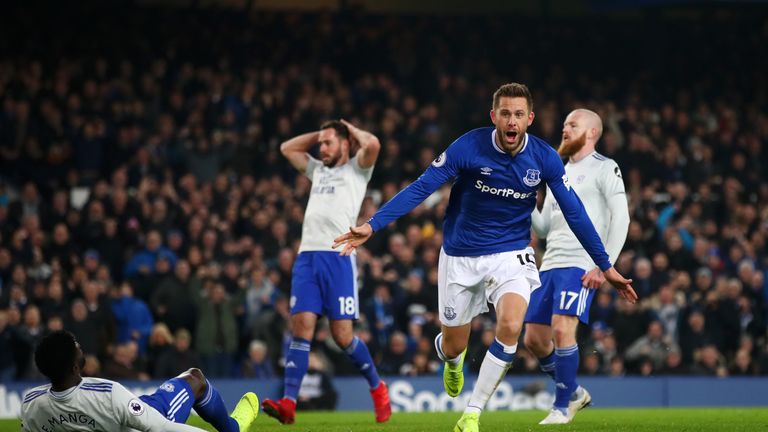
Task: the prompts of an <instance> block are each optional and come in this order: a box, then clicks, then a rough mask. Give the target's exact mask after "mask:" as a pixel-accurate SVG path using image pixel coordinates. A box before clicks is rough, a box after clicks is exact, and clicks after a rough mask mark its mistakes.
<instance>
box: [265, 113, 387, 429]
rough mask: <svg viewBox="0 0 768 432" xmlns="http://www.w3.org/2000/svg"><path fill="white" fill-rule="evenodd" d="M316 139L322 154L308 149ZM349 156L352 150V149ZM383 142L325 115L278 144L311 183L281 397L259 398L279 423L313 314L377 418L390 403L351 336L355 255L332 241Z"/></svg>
mask: <svg viewBox="0 0 768 432" xmlns="http://www.w3.org/2000/svg"><path fill="white" fill-rule="evenodd" d="M315 145H319V149H318V150H319V156H320V159H319V160H318V159H315V158H314V157H312V156H311V155H310V154H309V153H308V152H309V149H310V148H311V147H313V146H315ZM356 147H359V148H358V149H357V151H356V152H355V155H354V156H353V157H350V156H349V154H350V149H352V148H356ZM380 148H381V146H380V144H379V140H378V139H377V138H376V137H375V136H374V135H373V134H371V133H370V132H366V131H364V130H361V129H359V128H357V127H355V126H353V125H352V124H350V123H348V122H346V121H344V120H341V121H330V122H326V123H324V124H323V125H321V127H320V130H319V131H316V132H310V133H306V134H303V135H299V136H297V137H295V138H292V139H290V140H288V141H286V142H284V143H283V144H282V145H281V146H280V150H281V151H282V153H283V155H284V156H285V157H286V158H288V160H289V161H290V163H291V165H293V166H294V167H295V168H296V169H297V170H299V171H300V172H302V173H304V174H305V175H306V176H307V177H308V178H309V179H310V180H311V181H312V189H311V191H310V194H309V202H308V203H307V209H306V212H305V214H304V226H303V228H302V232H301V246H300V247H299V255H298V257H296V262H295V263H294V266H293V280H292V283H291V323H290V328H291V335H292V340H291V344H290V347H289V350H288V354H287V356H286V359H285V377H284V384H285V387H284V393H283V397H282V398H281V399H279V400H277V401H273V400H269V399H267V400H265V401H264V403H263V404H262V407H263V408H264V412H266V413H267V414H268V415H269V416H270V417H274V418H276V419H277V420H278V421H280V422H281V423H284V424H290V423H293V422H294V421H295V416H296V398H297V397H298V393H299V387H300V386H301V381H302V379H304V375H305V374H306V373H307V369H308V367H309V350H310V341H311V340H312V338H313V336H314V333H315V325H316V323H317V318H318V316H323V315H325V316H327V317H328V319H329V320H330V324H331V335H332V336H333V340H334V341H336V344H337V345H338V346H339V347H340V348H342V349H343V350H344V351H345V352H346V353H347V355H348V356H349V358H350V360H351V361H352V362H353V363H354V364H355V366H357V368H358V370H360V373H361V374H362V375H363V376H364V377H365V379H366V380H367V381H368V385H369V386H370V391H371V398H372V399H373V406H374V411H375V413H376V421H377V422H385V421H387V420H388V419H389V416H390V415H391V412H392V409H391V406H390V402H389V391H388V389H387V385H386V384H385V383H384V382H383V381H382V380H381V379H380V378H379V374H378V372H377V371H376V367H375V366H374V363H373V359H372V358H371V354H370V352H369V351H368V347H367V346H366V345H365V342H363V341H361V340H360V339H359V338H358V337H357V336H355V334H354V331H353V327H352V321H353V320H356V319H357V318H358V299H357V266H356V264H355V259H354V256H339V254H338V253H336V252H335V251H334V250H333V248H332V247H331V245H332V244H333V239H334V237H335V236H336V235H338V233H340V232H343V231H344V230H345V229H347V227H349V226H350V225H353V224H355V223H356V221H357V216H358V214H359V213H360V207H361V205H362V203H363V198H364V197H365V189H366V187H367V184H368V181H369V180H370V179H371V175H372V174H373V165H374V163H375V162H376V158H377V157H378V155H379V149H380Z"/></svg>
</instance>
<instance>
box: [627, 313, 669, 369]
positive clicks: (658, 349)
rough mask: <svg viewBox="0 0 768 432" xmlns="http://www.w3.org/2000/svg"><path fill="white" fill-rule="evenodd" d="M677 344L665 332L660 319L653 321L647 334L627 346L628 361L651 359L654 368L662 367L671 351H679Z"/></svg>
mask: <svg viewBox="0 0 768 432" xmlns="http://www.w3.org/2000/svg"><path fill="white" fill-rule="evenodd" d="M679 349H680V348H678V346H677V344H676V343H675V342H674V340H673V339H672V338H671V337H670V336H669V335H665V334H664V327H662V325H661V323H660V322H659V321H651V323H650V324H648V332H647V333H646V334H645V336H643V337H641V338H639V339H638V340H636V341H635V342H634V343H633V344H632V345H631V346H630V347H629V348H627V352H626V356H625V357H626V359H627V360H628V361H640V362H641V363H642V362H643V361H645V360H650V361H651V365H652V367H653V369H654V370H657V369H659V368H661V367H662V365H663V364H664V360H665V359H666V358H667V353H668V352H669V351H673V350H675V351H679Z"/></svg>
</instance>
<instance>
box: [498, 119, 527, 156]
mask: <svg viewBox="0 0 768 432" xmlns="http://www.w3.org/2000/svg"><path fill="white" fill-rule="evenodd" d="M516 132H517V136H516V137H515V143H514V144H508V143H507V140H506V133H505V132H503V131H502V130H501V129H500V128H499V127H498V126H497V127H496V141H497V142H498V144H499V147H501V149H502V150H503V151H504V152H505V153H507V154H508V155H510V156H515V155H517V154H518V153H520V149H521V148H522V147H523V139H525V131H522V132H521V131H516ZM513 146H514V147H513Z"/></svg>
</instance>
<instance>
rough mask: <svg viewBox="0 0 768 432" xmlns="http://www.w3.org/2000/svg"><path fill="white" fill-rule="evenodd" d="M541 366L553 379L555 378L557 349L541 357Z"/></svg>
mask: <svg viewBox="0 0 768 432" xmlns="http://www.w3.org/2000/svg"><path fill="white" fill-rule="evenodd" d="M539 367H540V368H541V371H542V372H544V373H545V374H547V375H549V377H550V378H552V380H554V379H555V350H552V352H551V353H549V355H547V356H546V357H540V358H539Z"/></svg>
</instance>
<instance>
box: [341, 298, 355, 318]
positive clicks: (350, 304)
mask: <svg viewBox="0 0 768 432" xmlns="http://www.w3.org/2000/svg"><path fill="white" fill-rule="evenodd" d="M355 309H356V308H355V298H354V297H339V312H340V313H341V314H342V315H354V314H355V312H356V311H355Z"/></svg>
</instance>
